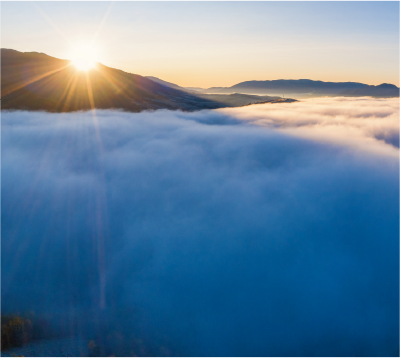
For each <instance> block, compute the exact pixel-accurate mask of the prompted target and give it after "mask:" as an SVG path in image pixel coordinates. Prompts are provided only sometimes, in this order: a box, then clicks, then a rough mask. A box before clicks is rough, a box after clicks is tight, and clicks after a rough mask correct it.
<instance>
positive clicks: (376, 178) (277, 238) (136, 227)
mask: <svg viewBox="0 0 400 358" xmlns="http://www.w3.org/2000/svg"><path fill="white" fill-rule="evenodd" d="M333 128H335V130H333ZM396 146H398V104H397V105H396V104H395V102H394V101H391V100H373V99H353V100H349V99H318V100H311V101H306V102H300V103H294V104H287V105H283V104H282V105H281V104H280V105H268V104H267V105H258V106H250V107H244V108H239V109H224V110H218V111H202V112H198V113H182V112H170V111H157V112H153V113H150V112H144V113H139V114H131V113H122V112H115V111H99V112H97V117H96V118H95V119H94V118H93V116H92V113H91V112H86V113H73V114H48V113H33V112H10V113H2V308H3V311H5V312H6V311H8V312H15V311H26V310H34V311H35V312H38V313H39V314H42V315H48V316H49V317H50V316H51V315H53V317H55V315H58V316H57V317H59V319H60V320H61V321H62V322H64V323H65V322H67V323H66V325H67V326H68V327H70V328H71V330H72V331H73V332H74V333H77V334H82V335H84V336H87V338H90V337H91V336H93V335H95V334H98V337H100V338H98V339H99V340H101V339H103V342H101V343H102V344H105V345H107V344H108V345H110V346H112V345H113V344H114V346H113V347H112V348H110V349H111V351H110V352H112V350H113V349H114V350H116V349H117V348H115V347H117V346H120V347H121V346H124V345H128V342H127V341H128V337H130V336H129V334H132V332H133V333H134V334H135V335H136V336H137V337H141V338H142V339H144V340H146V339H147V340H148V341H152V340H153V341H154V340H159V341H160V342H162V343H160V345H164V346H166V347H168V349H169V351H167V353H166V354H168V352H169V354H178V355H201V356H210V355H212V356H222V355H224V356H226V355H228V356H240V355H244V356H253V355H256V356H282V355H284V356H292V355H307V356H311V355H318V356H325V355H335V356H340V355H345V356H350V355H361V356H365V355H380V356H383V355H396V354H398V343H399V342H398V337H399V327H398V314H399V309H398V301H399V293H398V292H399V274H398V264H399V256H398V252H399V247H398V233H399V232H398V228H399V217H398V216H399V199H398V198H399V196H398V194H399V188H398V185H399V164H398V148H397V147H396ZM60 317H61V318H60ZM93 317H95V318H93ZM96 320H97V321H96ZM99 320H100V321H99ZM96 322H97V323H96ZM99 322H102V323H99ZM102 325H104V327H106V328H104V332H108V333H107V334H103V336H102V335H101V334H99V333H98V332H97V333H96V329H95V328H93V327H96V326H102ZM110 327H113V328H110ZM110 331H113V332H114V331H117V332H118V334H119V336H118V337H119V338H118V339H119V340H118V339H117V338H115V339H112V338H109V337H110V334H109V332H110ZM101 337H103V338H101ZM104 337H105V338H104ZM107 337H108V338H107ZM121 337H122V338H121ZM116 342H117V343H116ZM118 342H119V343H118ZM157 349H158V348H157ZM114 352H115V351H114ZM121 352H122V351H121ZM117 353H118V352H117ZM121 354H123V353H121ZM149 354H150V353H149ZM151 354H162V350H160V351H158V350H157V351H152V352H151Z"/></svg>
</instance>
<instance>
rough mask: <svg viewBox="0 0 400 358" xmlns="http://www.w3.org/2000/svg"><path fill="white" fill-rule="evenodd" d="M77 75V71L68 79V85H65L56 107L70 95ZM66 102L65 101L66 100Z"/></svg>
mask: <svg viewBox="0 0 400 358" xmlns="http://www.w3.org/2000/svg"><path fill="white" fill-rule="evenodd" d="M76 77H77V73H76V72H75V73H74V74H73V75H72V76H71V77H70V79H69V80H68V83H67V85H66V86H65V90H64V92H63V93H62V95H61V96H60V99H59V100H58V102H57V104H56V108H58V106H60V105H61V103H62V101H63V99H64V98H66V97H67V96H68V94H69V93H70V88H71V86H72V83H73V81H74V79H75V78H76ZM64 103H65V102H64Z"/></svg>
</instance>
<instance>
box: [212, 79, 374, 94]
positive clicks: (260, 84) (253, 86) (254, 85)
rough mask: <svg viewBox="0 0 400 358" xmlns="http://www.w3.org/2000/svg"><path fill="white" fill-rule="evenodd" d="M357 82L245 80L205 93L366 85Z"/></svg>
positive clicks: (323, 90) (333, 90) (321, 90)
mask: <svg viewBox="0 0 400 358" xmlns="http://www.w3.org/2000/svg"><path fill="white" fill-rule="evenodd" d="M367 86H368V85H366V84H363V83H358V82H323V81H312V80H273V81H246V82H241V83H238V84H236V85H234V86H232V87H212V88H209V89H207V90H206V91H205V92H206V93H234V92H239V93H247V94H285V95H289V94H290V95H291V94H301V95H306V94H312V95H336V94H338V93H340V92H343V91H352V90H357V89H361V88H364V87H367Z"/></svg>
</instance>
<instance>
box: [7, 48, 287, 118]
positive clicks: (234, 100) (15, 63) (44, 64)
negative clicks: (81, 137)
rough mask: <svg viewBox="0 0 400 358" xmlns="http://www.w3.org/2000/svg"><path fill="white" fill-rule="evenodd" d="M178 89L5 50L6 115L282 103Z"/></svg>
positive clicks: (273, 99)
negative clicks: (14, 113)
mask: <svg viewBox="0 0 400 358" xmlns="http://www.w3.org/2000/svg"><path fill="white" fill-rule="evenodd" d="M161 81H162V80H161ZM164 82H165V81H164ZM170 85H171V84H170ZM176 87H177V88H172V87H170V86H166V85H165V84H160V83H157V82H155V81H153V80H151V79H149V78H146V77H144V76H140V75H137V74H132V73H128V72H125V71H122V70H119V69H115V68H111V67H107V66H105V65H103V64H101V63H98V64H97V66H96V69H94V70H91V71H88V72H82V71H78V70H77V69H76V68H75V67H74V66H73V65H72V62H71V61H69V60H63V59H57V58H55V57H51V56H48V55H46V54H44V53H39V52H19V51H16V50H12V49H1V95H2V97H1V104H2V110H18V109H19V110H21V109H22V110H45V111H50V112H71V111H79V110H89V109H94V108H96V109H121V110H125V111H130V112H140V111H143V110H158V109H169V110H182V111H197V110H202V109H217V108H224V107H238V106H242V105H249V104H255V103H265V102H272V103H276V102H282V100H279V101H278V100H277V98H276V97H270V96H262V97H252V98H250V97H248V96H247V97H246V96H241V95H239V97H240V98H238V97H237V96H233V97H232V96H230V95H224V96H221V95H219V96H217V97H216V96H212V95H207V94H200V93H196V94H195V93H193V92H189V91H186V90H183V89H182V90H181V89H179V86H176ZM284 101H286V102H289V101H290V100H284Z"/></svg>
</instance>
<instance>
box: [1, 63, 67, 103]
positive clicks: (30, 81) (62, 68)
mask: <svg viewBox="0 0 400 358" xmlns="http://www.w3.org/2000/svg"><path fill="white" fill-rule="evenodd" d="M71 65H72V64H71V63H69V64H68V65H65V66H62V67H60V68H57V69H55V70H52V71H48V72H46V73H44V74H42V75H39V76H36V77H34V78H33V79H31V80H29V81H27V82H24V83H22V84H20V85H18V86H16V87H14V88H12V89H10V90H8V91H5V93H4V92H2V94H1V95H2V97H4V96H7V95H9V94H11V93H13V92H15V91H18V90H19V89H21V88H23V87H26V86H28V85H30V84H32V83H35V82H37V81H39V80H41V79H43V78H45V77H48V76H50V75H52V74H54V73H57V72H60V71H62V70H64V69H66V68H68V67H70V66H71Z"/></svg>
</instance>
